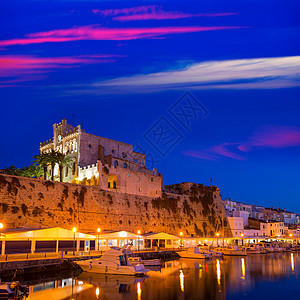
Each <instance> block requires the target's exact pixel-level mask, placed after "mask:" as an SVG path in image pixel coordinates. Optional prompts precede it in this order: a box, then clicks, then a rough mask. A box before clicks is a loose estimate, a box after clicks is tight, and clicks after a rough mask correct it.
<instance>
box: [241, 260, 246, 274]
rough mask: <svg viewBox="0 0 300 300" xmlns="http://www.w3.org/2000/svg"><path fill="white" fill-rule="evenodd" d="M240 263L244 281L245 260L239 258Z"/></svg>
mask: <svg viewBox="0 0 300 300" xmlns="http://www.w3.org/2000/svg"><path fill="white" fill-rule="evenodd" d="M241 262H242V274H243V277H242V279H245V274H246V268H245V258H243V257H242V258H241Z"/></svg>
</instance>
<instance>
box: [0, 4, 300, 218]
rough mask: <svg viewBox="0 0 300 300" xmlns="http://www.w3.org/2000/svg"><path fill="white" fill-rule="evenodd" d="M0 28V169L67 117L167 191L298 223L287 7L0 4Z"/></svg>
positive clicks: (295, 33)
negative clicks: (130, 152)
mask: <svg viewBox="0 0 300 300" xmlns="http://www.w3.org/2000/svg"><path fill="white" fill-rule="evenodd" d="M0 24H1V28H2V30H1V34H0V99H1V110H0V116H1V125H2V130H1V132H0V139H1V147H0V157H1V159H0V168H2V167H5V166H9V165H17V166H19V167H23V166H25V165H28V164H29V163H30V162H31V160H32V156H34V155H36V154H37V153H38V147H39V142H40V141H44V140H47V139H49V138H51V137H52V124H53V123H54V122H60V121H61V119H62V118H66V119H67V120H68V122H70V123H72V124H73V125H78V124H81V125H83V128H84V129H85V130H86V131H87V132H90V133H94V134H97V135H100V136H105V137H109V138H113V139H116V140H120V141H124V142H127V143H131V144H135V150H136V151H144V152H146V154H148V157H149V159H148V161H147V164H148V167H149V168H153V167H156V168H158V170H159V171H161V172H162V173H163V174H164V178H165V183H166V184H171V183H176V182H182V181H193V182H201V183H205V184H210V181H211V179H212V183H213V184H215V185H217V186H218V187H220V189H221V193H222V196H223V198H224V197H230V198H232V199H234V200H237V201H241V202H246V203H256V204H259V205H265V206H274V207H276V206H280V207H282V208H287V209H288V210H294V211H297V212H300V201H299V200H300V196H299V191H298V187H299V183H300V171H299V170H300V155H299V150H300V120H299V115H300V101H299V99H300V53H299V50H300V42H299V41H300V39H299V36H300V5H299V1H297V0H294V1H293V0H286V1H279V0H273V1H269V0H265V1H258V0H244V1H240V0H236V1H234V0H228V1H223V0H205V1H203V0H197V1H196V0H195V1H193V0H187V1H178V0H173V1H170V0H169V1H163V0H161V1H146V0H144V1H143V0H139V1H126V0H123V1H121V0H119V1H111V0H110V1H108V0H107V1H105V0H102V1H96V0H94V1H88V0H87V1H84V0H81V1H80V0H77V1H76V0H59V1H58V0H51V1H46V0H44V1H43V0H11V1H6V0H4V1H2V2H1V9H0Z"/></svg>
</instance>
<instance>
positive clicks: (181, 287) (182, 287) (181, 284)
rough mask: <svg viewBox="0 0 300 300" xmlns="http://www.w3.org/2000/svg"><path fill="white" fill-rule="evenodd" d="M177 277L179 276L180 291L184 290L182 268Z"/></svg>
mask: <svg viewBox="0 0 300 300" xmlns="http://www.w3.org/2000/svg"><path fill="white" fill-rule="evenodd" d="M179 278H180V289H181V291H182V292H184V275H183V272H182V270H180V275H179Z"/></svg>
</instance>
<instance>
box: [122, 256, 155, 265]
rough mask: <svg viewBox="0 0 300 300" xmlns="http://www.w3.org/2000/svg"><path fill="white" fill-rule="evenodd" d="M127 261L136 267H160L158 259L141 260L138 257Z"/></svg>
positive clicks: (132, 257)
mask: <svg viewBox="0 0 300 300" xmlns="http://www.w3.org/2000/svg"><path fill="white" fill-rule="evenodd" d="M128 261H129V262H130V264H131V265H133V266H136V265H139V264H143V265H144V266H160V265H161V261H160V259H142V258H141V257H139V256H135V257H134V256H131V257H128Z"/></svg>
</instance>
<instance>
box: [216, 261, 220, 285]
mask: <svg viewBox="0 0 300 300" xmlns="http://www.w3.org/2000/svg"><path fill="white" fill-rule="evenodd" d="M217 280H218V285H220V284H221V268H220V261H219V260H218V259H217Z"/></svg>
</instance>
